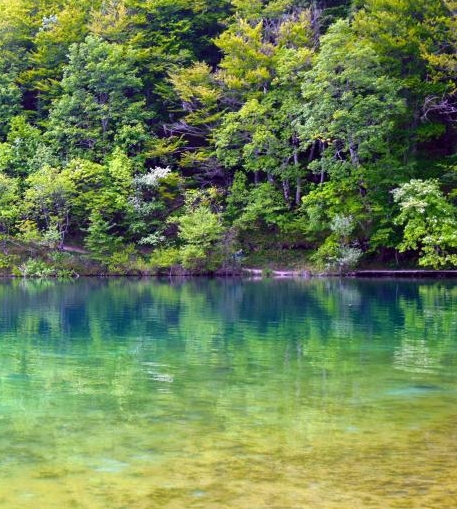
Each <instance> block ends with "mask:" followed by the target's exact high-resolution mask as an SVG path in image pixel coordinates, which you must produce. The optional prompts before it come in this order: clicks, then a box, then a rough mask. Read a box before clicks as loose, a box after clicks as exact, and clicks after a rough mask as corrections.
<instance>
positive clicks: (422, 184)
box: [393, 179, 457, 269]
mask: <svg viewBox="0 0 457 509" xmlns="http://www.w3.org/2000/svg"><path fill="white" fill-rule="evenodd" d="M393 195H394V199H395V201H396V202H397V203H398V205H399V207H400V214H399V215H398V216H397V218H396V222H397V223H398V224H402V225H404V233H403V241H402V242H401V243H400V244H399V245H398V249H399V250H400V251H406V250H416V251H419V264H420V265H423V266H426V267H433V268H435V269H437V268H440V267H449V266H455V265H457V210H456V209H455V207H454V206H452V205H451V204H450V203H449V202H448V201H446V198H445V196H444V195H443V193H442V192H441V190H440V188H439V183H438V181H437V180H419V179H414V180H411V181H410V182H407V183H405V184H402V185H401V186H400V187H398V188H397V189H395V190H394V191H393Z"/></svg>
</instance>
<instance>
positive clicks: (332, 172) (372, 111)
mask: <svg viewBox="0 0 457 509" xmlns="http://www.w3.org/2000/svg"><path fill="white" fill-rule="evenodd" d="M399 89H400V85H399V83H398V81H397V80H395V79H392V78H390V77H389V76H386V75H385V72H384V69H383V67H382V65H381V62H380V59H379V56H378V55H377V54H376V52H375V51H374V49H373V48H372V46H371V45H370V44H369V43H367V42H366V41H364V40H361V39H359V38H356V37H355V35H354V32H353V30H352V29H351V27H350V25H349V24H348V22H347V21H338V22H336V23H335V24H334V25H333V26H332V27H331V28H330V29H329V31H328V33H327V34H326V35H325V36H324V37H323V38H322V48H321V52H320V54H319V56H318V58H317V60H316V64H315V66H314V67H313V69H312V70H310V71H309V72H308V73H306V75H305V79H304V82H303V97H304V105H303V107H302V112H301V117H300V120H299V128H298V130H299V133H300V139H301V143H302V146H303V148H304V149H310V148H312V147H315V148H316V149H315V156H314V161H313V162H312V164H310V168H311V169H312V170H313V171H314V172H316V173H317V174H318V176H319V184H318V187H327V188H328V190H327V191H324V190H321V191H319V190H318V189H316V191H315V193H313V194H312V195H310V196H309V197H307V198H306V200H305V207H306V208H307V209H308V210H309V212H308V214H311V215H312V214H315V212H316V207H319V208H320V209H321V211H322V215H323V218H322V219H324V220H323V221H322V222H321V231H325V230H327V231H328V228H329V225H330V221H331V219H332V217H333V216H334V215H336V214H343V215H346V216H347V215H351V216H353V218H354V221H355V222H356V223H358V225H359V227H362V228H363V230H364V232H363V233H364V235H365V236H369V235H370V234H371V233H372V232H371V231H370V230H372V229H373V228H375V227H376V224H377V222H378V221H380V220H381V218H382V217H383V216H384V215H385V212H384V210H383V208H382V206H379V205H380V204H383V205H384V206H385V204H386V202H387V199H388V196H389V190H390V189H391V186H392V185H393V183H394V182H395V181H396V179H397V178H398V175H397V172H398V168H399V167H400V166H401V155H402V153H401V151H396V148H397V147H396V144H395V140H393V139H392V133H393V130H394V128H395V126H396V123H399V122H401V120H402V118H403V115H404V112H405V106H404V101H403V99H402V98H401V96H400V94H399ZM313 196H315V197H316V199H317V200H316V201H315V202H313V201H312V197H313ZM336 204H339V209H336V208H335V205H336ZM351 205H353V206H354V208H352V209H351V208H350V207H351ZM332 209H333V215H332V212H331V210H332ZM373 223H374V225H373ZM354 231H355V232H357V230H356V229H354Z"/></svg>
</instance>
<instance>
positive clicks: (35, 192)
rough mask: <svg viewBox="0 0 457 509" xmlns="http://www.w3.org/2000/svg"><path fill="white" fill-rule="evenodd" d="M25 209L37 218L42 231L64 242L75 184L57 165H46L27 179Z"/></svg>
mask: <svg viewBox="0 0 457 509" xmlns="http://www.w3.org/2000/svg"><path fill="white" fill-rule="evenodd" d="M26 185H27V189H26V190H25V193H24V213H25V215H26V218H27V219H33V220H35V221H36V222H37V224H38V226H39V229H40V231H41V232H42V233H43V234H45V235H48V236H49V237H52V238H53V240H55V241H56V243H57V245H58V246H59V247H62V246H63V243H64V240H65V235H66V234H67V232H68V228H69V225H70V204H71V200H70V197H71V193H72V186H71V182H70V181H69V180H68V179H67V178H66V175H65V174H64V173H62V172H61V171H60V170H58V169H56V168H52V167H50V166H43V168H41V169H40V170H38V171H36V172H34V173H32V174H31V175H30V176H29V177H27V179H26Z"/></svg>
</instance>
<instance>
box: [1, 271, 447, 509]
mask: <svg viewBox="0 0 457 509" xmlns="http://www.w3.org/2000/svg"><path fill="white" fill-rule="evenodd" d="M456 310H457V286H456V285H455V284H453V283H447V282H443V281H440V282H436V283H434V282H395V281H380V282H372V281H352V280H348V281H344V280H343V281H339V280H317V281H255V282H253V281H230V280H225V281H217V280H196V281H193V280H189V281H174V282H172V283H170V282H168V281H160V280H153V281H149V280H147V281H146V280H142V281H127V280H110V281H106V280H90V281H89V280H80V281H77V282H75V283H51V284H40V283H38V282H30V284H27V283H26V284H23V283H20V284H18V283H17V282H11V281H9V282H5V283H3V284H0V318H1V319H0V451H1V455H0V507H2V508H5V509H13V508H14V509H17V508H19V509H20V508H29V507H30V508H32V507H34V508H35V507H46V508H59V509H60V508H62V507H77V508H91V509H98V508H100V509H101V508H104V509H105V508H107V507H109V508H110V509H111V508H113V509H115V508H119V509H121V508H125V507H128V508H129V509H139V508H153V507H160V508H170V509H174V508H176V509H183V508H187V507H198V508H204V509H212V508H214V509H216V508H217V509H219V508H224V507H225V508H228V509H232V508H234V507H236V508H237V509H238V508H239V509H248V508H249V509H251V508H253V507H255V508H258V509H262V508H264V509H267V508H268V509H295V508H310V509H311V508H312V509H314V508H317V509H320V508H322V509H333V508H335V509H336V508H338V509H341V508H343V509H349V508H351V509H352V508H364V509H365V508H368V509H370V508H373V509H375V508H376V509H381V508H389V507H392V508H403V507H405V508H406V507H408V508H418V509H419V508H420V509H423V508H425V507H427V508H432V509H434V508H436V509H443V508H447V507H449V508H451V507H457V488H456V486H457V469H456V468H455V458H456V457H457V431H456V430H457V413H456V411H455V409H456V408H457V369H456V367H457V345H456V341H457V339H456V338H457V330H456V328H457V325H456V321H455V312H456Z"/></svg>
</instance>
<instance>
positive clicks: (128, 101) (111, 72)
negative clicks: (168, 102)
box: [47, 36, 147, 161]
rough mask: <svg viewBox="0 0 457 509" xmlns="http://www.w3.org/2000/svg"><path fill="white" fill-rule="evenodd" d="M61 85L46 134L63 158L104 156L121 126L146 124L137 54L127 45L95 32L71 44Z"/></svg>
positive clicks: (96, 157) (97, 157)
mask: <svg viewBox="0 0 457 509" xmlns="http://www.w3.org/2000/svg"><path fill="white" fill-rule="evenodd" d="M61 86H62V90H63V94H62V96H61V97H60V99H58V100H57V101H56V102H55V103H54V104H53V106H52V108H51V113H50V119H49V129H48V132H47V136H48V138H49V139H50V140H51V141H52V142H53V143H54V145H55V146H56V148H57V150H58V151H59V152H60V154H61V156H62V157H63V159H64V160H65V159H71V158H74V157H79V156H82V157H85V158H90V159H93V160H98V161H101V160H103V158H104V157H106V155H107V154H109V153H110V152H111V151H112V150H113V148H114V139H115V136H116V134H117V133H118V132H119V131H120V129H121V128H122V127H125V126H136V125H142V124H143V122H144V120H145V116H147V114H145V111H144V105H145V103H144V100H143V99H142V98H141V97H140V96H139V95H138V93H139V91H140V90H141V79H140V78H139V77H138V76H137V75H136V70H135V53H134V52H133V51H132V50H131V49H129V48H128V47H125V46H122V45H119V44H114V43H108V42H106V41H103V40H102V39H100V38H97V37H94V36H88V37H87V38H86V40H85V41H84V42H83V43H81V44H74V45H72V46H71V47H70V53H69V63H68V65H67V66H66V68H65V71H64V78H63V80H62V83H61Z"/></svg>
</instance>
